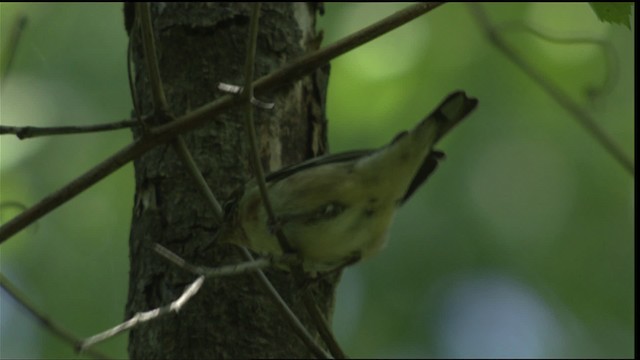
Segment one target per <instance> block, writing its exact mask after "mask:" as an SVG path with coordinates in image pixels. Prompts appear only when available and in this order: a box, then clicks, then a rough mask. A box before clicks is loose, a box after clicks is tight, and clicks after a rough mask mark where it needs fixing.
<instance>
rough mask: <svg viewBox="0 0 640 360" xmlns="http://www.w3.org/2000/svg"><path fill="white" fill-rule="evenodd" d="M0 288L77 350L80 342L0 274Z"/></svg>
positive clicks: (101, 356) (93, 354)
mask: <svg viewBox="0 0 640 360" xmlns="http://www.w3.org/2000/svg"><path fill="white" fill-rule="evenodd" d="M0 287H2V288H3V289H4V290H5V291H6V292H7V294H9V296H11V297H12V298H13V299H14V300H15V301H16V302H17V303H18V304H20V306H22V307H23V308H24V309H25V310H27V312H28V313H29V314H31V315H32V316H33V317H35V318H36V319H37V320H38V322H40V324H42V326H43V327H44V328H45V329H47V330H48V331H50V332H51V333H52V334H54V335H55V336H57V337H59V338H61V339H62V340H64V341H66V342H67V343H69V344H71V345H72V346H73V347H74V348H77V347H78V346H79V345H80V343H81V342H82V340H80V339H79V338H77V337H76V336H74V335H73V334H71V333H70V332H69V331H68V330H66V329H64V328H63V327H62V326H60V325H58V324H57V323H55V322H53V321H52V320H50V319H49V318H48V317H47V316H46V315H44V314H43V313H42V312H40V311H38V310H37V309H36V308H35V306H33V304H31V301H29V300H28V299H27V297H26V296H25V295H24V294H22V293H21V292H20V291H19V290H18V289H17V288H16V286H15V285H13V283H11V281H10V280H9V279H7V278H6V277H5V276H4V275H2V274H1V273H0ZM86 353H87V355H89V356H91V357H93V358H96V359H109V357H107V356H106V355H104V354H103V353H101V352H99V351H96V350H87V351H86Z"/></svg>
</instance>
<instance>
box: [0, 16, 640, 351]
mask: <svg viewBox="0 0 640 360" xmlns="http://www.w3.org/2000/svg"><path fill="white" fill-rule="evenodd" d="M402 6H404V5H399V4H365V3H358V4H349V3H339V4H337V3H336V4H333V3H332V4H329V3H327V4H326V15H325V16H324V17H323V18H322V19H321V20H320V28H322V29H323V30H324V33H325V44H327V43H331V42H333V41H335V40H337V39H339V38H341V37H343V36H345V35H347V34H349V33H350V32H351V31H354V30H356V29H359V28H361V27H362V26H364V25H367V24H369V23H371V22H372V21H375V20H376V19H379V18H382V17H384V16H386V15H387V14H390V13H391V12H393V11H395V10H397V9H399V8H401V7H402ZM486 9H487V11H488V12H489V14H490V15H491V17H492V19H493V20H494V21H495V22H496V23H505V22H515V23H526V24H530V25H532V26H534V27H536V28H537V29H539V30H540V31H543V32H546V33H548V34H551V35H558V36H565V37H566V36H577V37H578V36H579V37H581V38H583V37H593V38H596V39H604V40H606V41H608V42H610V43H611V45H612V46H613V48H614V49H615V52H616V59H617V63H616V64H615V68H613V69H607V65H606V62H605V60H604V56H603V55H602V53H601V52H600V51H599V50H598V48H597V47H595V46H593V45H585V44H563V45H559V44H550V43H548V42H545V41H543V40H541V39H539V38H537V37H535V36H533V35H531V34H529V33H524V32H516V31H511V32H508V33H506V34H505V35H506V36H507V39H508V40H509V42H510V44H511V46H513V47H514V48H515V49H516V50H517V51H518V52H519V53H521V54H522V55H524V56H525V57H526V58H527V59H528V61H529V62H531V63H532V64H534V65H535V66H536V67H537V68H538V69H540V70H542V71H543V72H544V73H545V74H547V75H548V76H549V77H550V78H551V79H553V81H554V82H555V83H557V84H558V85H559V86H561V87H562V88H563V89H564V90H565V91H567V92H568V93H569V94H570V95H571V96H572V98H574V99H575V100H576V101H578V102H579V103H580V104H581V105H582V106H584V107H586V108H588V109H589V111H590V113H591V114H592V115H593V116H594V117H595V118H596V119H597V121H598V124H599V125H600V126H601V127H602V128H603V129H604V130H605V131H606V133H607V134H609V135H610V136H611V137H612V138H613V139H615V141H616V143H617V144H618V145H619V146H620V147H621V148H622V149H624V151H625V152H626V153H628V154H629V156H633V148H634V144H635V142H634V134H633V133H634V131H633V130H634V123H633V118H634V106H633V104H634V98H635V89H634V84H633V79H634V78H635V72H634V58H633V54H634V33H633V32H630V31H628V30H627V29H625V28H623V27H618V26H610V25H607V24H602V23H600V22H599V21H598V19H597V18H596V17H595V16H594V14H593V12H592V11H591V9H589V5H587V4H586V3H573V4H542V3H535V4H491V5H487V6H486ZM20 13H25V14H26V15H27V16H28V18H29V23H28V25H27V28H26V30H25V32H24V35H23V39H22V40H21V43H20V45H19V48H18V53H17V56H16V58H15V62H14V64H13V69H12V72H11V74H10V75H9V77H7V78H6V79H3V82H4V83H3V84H2V98H1V100H2V102H1V107H0V111H1V113H0V115H1V117H0V123H2V125H16V126H26V125H41V126H42V125H49V126H50V125H71V124H73V125H76V124H93V123H100V122H108V121H115V120H121V119H125V118H128V117H129V114H130V111H131V102H130V100H129V94H128V88H127V80H126V61H125V59H126V56H125V51H126V34H125V32H124V26H123V19H122V12H121V5H120V4H80V3H76V4H20V3H14V4H6V3H3V4H2V5H1V11H0V30H1V31H2V34H1V35H2V36H0V39H1V40H2V44H0V45H4V43H5V42H6V37H5V34H6V33H7V31H8V29H9V28H10V27H11V24H12V21H13V19H15V18H16V16H17V14H20ZM634 20H635V19H634V18H632V21H634ZM611 74H617V78H616V79H615V83H614V86H613V87H612V88H611V89H609V91H608V92H607V93H605V94H604V95H603V96H602V97H600V98H596V99H592V98H588V97H587V96H586V93H585V92H586V89H587V88H590V87H594V86H595V87H597V86H599V85H600V84H603V83H604V81H605V79H606V77H607V76H609V75H611ZM5 80H6V82H5ZM456 89H464V90H466V91H467V92H468V93H469V94H470V95H473V96H475V97H477V98H479V99H480V106H479V109H478V110H477V111H476V113H474V114H473V115H472V116H471V118H469V119H468V120H467V121H466V123H463V124H461V126H460V127H459V128H457V129H456V130H455V131H454V132H452V134H451V135H450V136H449V137H448V138H447V139H444V141H443V142H442V143H441V144H440V146H439V147H440V148H441V149H442V150H444V151H446V153H447V159H446V161H444V163H443V164H441V166H440V168H439V170H438V171H437V173H436V174H435V175H434V176H433V177H432V178H431V179H430V181H429V183H428V184H427V186H425V187H424V188H423V189H421V190H420V191H419V192H418V194H417V195H416V196H415V197H414V198H413V199H412V200H411V201H410V202H409V203H408V204H407V205H406V206H405V207H404V208H403V209H402V210H400V211H399V213H398V215H397V218H396V222H395V224H394V226H393V228H392V230H391V232H390V236H389V244H388V246H387V248H386V249H385V250H384V251H382V252H381V254H380V255H378V256H377V257H375V258H374V259H372V260H369V261H367V262H364V263H362V264H358V265H356V266H354V267H352V268H349V269H348V270H347V271H346V272H345V275H344V279H343V281H342V283H341V285H340V288H339V293H338V296H337V309H336V314H335V318H334V327H335V329H336V332H337V335H338V337H339V339H340V340H341V342H342V344H343V345H344V347H345V349H346V350H347V352H348V353H349V354H350V355H351V356H353V357H470V356H476V357H632V356H633V353H634V322H633V316H634V255H633V250H634V212H635V207H634V205H635V204H634V201H633V195H634V190H633V184H634V182H633V178H632V177H631V176H630V175H629V174H628V173H626V172H625V171H624V170H623V168H622V167H621V166H620V165H619V164H618V163H616V162H615V161H613V159H612V158H611V157H610V156H609V155H608V154H607V153H605V152H604V151H603V150H602V148H601V147H600V146H599V145H598V144H597V143H596V142H595V141H594V140H593V139H592V138H590V137H589V136H588V135H587V134H586V132H585V131H583V129H582V128H580V127H579V126H578V125H577V123H576V122H575V120H574V119H572V118H571V117H570V116H569V115H568V114H567V113H566V112H565V111H563V110H562V109H561V108H560V107H559V106H558V105H557V104H556V103H555V102H554V101H553V100H552V99H550V98H549V96H548V95H547V94H545V93H544V92H542V91H541V90H540V89H539V88H538V87H537V86H536V85H534V83H533V82H532V81H531V80H530V79H529V78H527V77H526V76H525V75H524V74H522V73H521V72H520V71H519V70H518V69H517V68H515V67H514V66H513V65H512V64H511V63H510V62H509V61H507V60H506V59H505V58H504V56H503V55H502V54H501V53H500V52H498V51H497V50H496V49H495V48H493V47H491V46H490V45H489V44H488V43H487V41H486V40H485V38H484V37H483V36H482V32H481V31H480V29H479V28H478V26H477V24H476V23H475V22H474V21H473V18H472V16H471V14H470V12H469V10H468V9H467V8H466V7H465V5H463V4H447V5H444V6H442V7H441V8H439V9H437V10H435V11H434V12H432V13H430V14H428V15H426V16H424V17H422V18H420V19H418V20H417V21H414V22H413V23H411V24H409V25H407V26H406V27H403V28H401V29H398V30H396V31H393V32H392V33H389V34H387V35H385V36H384V37H382V38H380V39H378V40H376V41H375V42H373V43H370V44H367V45H365V46H363V47H362V48H359V49H357V50H355V51H353V52H351V53H349V54H347V55H344V56H342V57H340V58H338V59H336V60H335V61H333V62H332V69H331V79H330V88H329V99H328V117H329V120H330V144H331V150H332V152H338V151H343V150H348V149H353V148H360V147H374V146H380V145H382V144H384V143H386V142H387V141H389V140H390V139H391V138H392V137H393V135H394V134H396V133H397V132H398V131H400V130H402V129H405V128H408V127H410V126H412V125H413V124H414V123H415V122H416V121H417V120H418V119H420V118H421V117H422V116H423V115H425V114H426V113H427V112H429V111H430V110H431V108H432V107H433V106H435V105H436V104H437V103H438V102H439V101H440V100H441V99H442V98H443V97H444V96H445V95H446V94H448V93H450V92H451V91H453V90H456ZM130 140H131V136H130V134H129V133H128V132H127V131H126V130H125V131H120V132H114V133H109V134H95V135H73V136H62V137H50V138H38V139H31V140H24V141H18V140H16V139H15V137H13V136H8V135H4V136H2V138H1V139H0V166H1V172H0V202H4V201H18V202H20V203H23V204H25V205H31V204H33V203H35V202H36V201H38V200H39V199H41V198H42V197H44V196H46V195H47V194H49V193H51V192H52V191H54V190H56V189H58V188H59V187H61V186H62V185H63V184H65V183H66V182H68V181H70V180H72V179H73V178H74V177H76V176H77V175H79V174H80V173H82V172H84V171H85V170H86V169H88V168H89V167H90V166H92V164H94V163H96V162H97V161H100V160H102V159H104V158H106V157H107V156H109V155H110V154H111V153H113V152H114V151H115V150H117V149H119V148H121V147H122V146H124V145H125V144H127V143H128V142H129V141H130ZM133 187H134V184H133V173H132V167H131V165H127V166H126V167H125V168H123V169H122V170H120V171H118V172H116V173H115V174H114V175H112V176H110V177H109V178H108V179H106V180H105V181H103V182H101V183H99V184H98V185H97V186H95V187H93V188H91V189H89V190H88V191H86V192H85V193H83V194H82V195H80V196H79V197H77V198H76V199H74V200H73V201H71V202H69V203H68V204H65V205H64V206H62V207H61V208H59V209H57V210H55V211H54V212H53V213H51V214H50V215H48V216H47V217H45V218H43V219H42V220H40V221H39V222H38V223H37V224H36V225H35V226H32V227H30V228H28V229H27V230H24V231H22V232H21V233H20V234H19V235H17V236H16V237H15V238H13V239H11V240H9V241H7V242H6V243H4V244H3V245H2V247H1V248H0V256H1V258H0V260H1V262H0V267H1V268H0V270H1V271H2V273H3V274H5V275H6V276H7V277H9V278H11V279H12V280H13V281H14V282H15V283H16V285H17V286H18V287H19V288H21V289H22V290H23V292H24V293H26V294H28V296H29V297H30V298H31V299H32V300H33V302H34V303H35V305H36V306H37V307H38V308H39V309H41V310H42V311H44V312H45V313H46V314H48V315H49V317H50V318H51V319H53V320H54V321H57V322H59V323H60V324H62V325H64V326H65V327H67V328H68V329H70V330H72V331H73V332H74V333H75V334H77V335H78V336H79V337H86V336H89V335H92V334H94V333H96V332H99V331H101V330H104V329H106V328H107V327H110V326H112V325H114V324H116V323H118V322H120V321H121V320H123V316H124V315H123V314H124V303H125V299H126V291H127V280H128V258H127V257H128V255H127V241H128V234H129V225H130V215H131V209H132V201H133V190H134V189H133ZM17 211H19V210H15V211H12V210H10V209H3V211H2V221H6V220H7V219H9V218H11V217H12V216H14V215H15V214H16V213H17ZM229 281H233V280H232V279H229ZM98 349H99V350H102V351H104V352H106V353H108V354H110V355H111V356H113V357H116V358H122V357H126V336H122V335H121V336H119V337H117V338H115V339H112V340H110V341H108V342H106V343H105V344H102V345H100V346H98ZM76 356H77V355H75V354H74V352H73V349H71V347H70V346H69V345H68V344H65V343H62V342H60V341H59V340H58V339H56V338H54V337H53V336H52V335H50V334H49V333H48V332H46V331H45V330H44V329H42V328H41V327H40V326H39V325H37V324H36V323H35V321H33V319H32V318H31V317H30V316H29V315H27V314H25V313H24V312H23V311H21V309H19V308H18V307H17V306H16V304H14V303H13V301H12V300H11V299H10V298H9V297H8V296H6V294H5V293H3V292H0V357H2V358H16V357H21V358H68V357H76Z"/></svg>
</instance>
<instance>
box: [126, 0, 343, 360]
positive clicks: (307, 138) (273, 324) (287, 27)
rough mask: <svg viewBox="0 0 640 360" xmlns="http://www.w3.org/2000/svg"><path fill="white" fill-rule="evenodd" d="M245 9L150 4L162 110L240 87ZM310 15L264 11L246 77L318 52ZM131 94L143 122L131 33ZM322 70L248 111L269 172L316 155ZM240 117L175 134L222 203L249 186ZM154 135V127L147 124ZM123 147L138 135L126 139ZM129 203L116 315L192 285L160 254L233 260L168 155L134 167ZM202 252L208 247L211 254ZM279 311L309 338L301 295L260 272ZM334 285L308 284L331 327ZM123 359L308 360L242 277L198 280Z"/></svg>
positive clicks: (285, 6) (287, 278)
mask: <svg viewBox="0 0 640 360" xmlns="http://www.w3.org/2000/svg"><path fill="white" fill-rule="evenodd" d="M249 9H250V5H249V4H243V3H226V4H225V3H208V4H203V3H152V7H151V14H152V21H153V26H154V31H155V39H156V43H157V47H158V54H157V55H158V58H159V62H160V70H161V75H162V80H163V83H164V90H165V91H166V94H167V99H168V101H169V103H170V108H171V111H172V112H173V113H174V114H175V115H181V114H184V113H186V112H188V111H189V109H193V108H196V107H198V106H200V105H203V104H205V103H207V102H209V101H211V100H212V99H215V98H216V97H219V96H222V95H223V93H221V92H220V91H219V90H217V84H218V82H226V83H231V84H238V85H240V84H242V83H243V76H242V70H243V64H244V61H245V58H244V57H245V51H246V39H247V30H248V25H249ZM315 12H316V9H315V7H314V6H313V5H308V4H306V3H297V4H291V3H264V4H263V6H262V11H261V16H260V33H259V36H258V43H257V59H256V67H255V68H256V77H258V76H262V75H264V74H267V73H269V72H271V71H273V70H275V69H277V68H278V67H280V66H282V65H283V64H285V63H286V62H288V61H289V60H291V59H293V58H296V57H298V56H300V55H302V54H304V53H305V52H307V51H310V50H313V49H312V48H313V47H314V46H317V41H316V33H315V16H316V14H315ZM131 36H132V39H133V61H134V63H135V84H136V89H137V90H136V92H137V96H138V98H139V99H140V104H141V110H142V113H143V114H150V113H151V112H152V105H151V100H150V89H149V82H148V78H147V74H146V70H145V69H144V61H143V59H142V58H141V55H142V47H141V44H140V39H139V33H138V32H136V31H134V32H132V33H131ZM327 75H328V68H327V69H322V70H318V71H316V73H314V74H313V75H312V76H309V77H306V78H303V79H302V80H301V81H297V82H295V83H293V84H287V85H285V86H283V87H281V88H280V89H279V90H278V91H277V92H274V93H272V94H271V95H270V96H269V98H265V99H263V100H265V101H272V102H275V104H276V107H275V109H273V110H270V111H266V110H260V109H256V110H255V118H256V123H257V134H258V140H259V143H260V144H259V147H260V152H261V153H260V156H261V160H262V163H263V165H264V166H265V169H267V170H268V169H271V170H275V169H277V168H280V167H282V166H285V165H288V164H291V163H296V162H299V161H301V160H304V159H306V158H309V157H312V156H315V155H318V154H320V153H322V152H324V149H325V148H326V146H325V144H326V140H325V136H324V134H325V125H326V121H325V118H324V103H325V93H326V81H327ZM241 111H242V110H241V109H238V110H234V111H231V112H228V113H225V114H223V115H221V116H219V117H217V118H215V119H211V122H210V123H208V124H207V125H206V126H204V127H203V128H201V129H199V130H197V131H194V132H192V133H188V134H185V135H184V136H183V137H184V140H185V141H186V143H187V146H188V148H189V149H190V151H191V153H192V154H193V157H194V158H195V161H196V163H197V164H198V166H199V167H200V170H201V171H202V173H203V175H204V176H205V178H206V179H207V182H208V184H209V186H210V187H211V188H212V189H213V191H214V193H215V195H216V197H217V198H218V199H219V200H220V201H221V202H224V201H225V200H227V199H230V198H231V195H232V193H233V192H234V191H235V190H236V189H237V188H238V187H240V186H242V184H243V183H244V182H245V181H246V180H248V179H249V178H250V176H251V175H250V174H251V169H250V168H249V160H248V159H249V154H248V149H249V147H248V144H247V140H246V134H245V130H244V127H243V113H242V112H241ZM152 125H157V124H152ZM134 136H136V137H137V136H140V134H139V133H135V134H134ZM135 178H136V195H135V206H134V210H133V218H132V225H131V235H130V263H131V270H130V283H129V297H128V302H127V306H126V316H127V317H129V316H131V315H132V314H134V313H135V312H138V311H145V310H149V309H153V308H155V307H158V306H161V305H165V304H168V303H170V302H171V301H173V300H175V299H176V298H177V297H178V296H179V295H180V294H181V293H182V291H183V290H184V287H185V286H186V285H187V284H188V283H190V282H191V281H193V280H194V279H195V276H194V275H192V274H189V273H187V272H186V271H184V270H181V269H179V268H177V267H175V266H173V265H172V264H170V263H168V262H167V261H166V260H164V259H163V258H161V257H159V256H158V255H157V254H156V253H154V252H153V250H152V248H151V245H152V244H154V243H160V244H162V245H164V246H165V247H167V248H169V249H171V250H172V251H174V252H176V253H178V254H179V255H180V256H182V257H183V258H185V259H187V260H188V261H190V262H191V263H193V264H199V265H206V266H216V265H221V264H229V263H234V262H238V261H242V257H241V256H240V253H239V252H238V251H237V249H235V248H234V247H232V246H228V245H220V244H218V243H216V242H215V241H214V238H215V234H216V231H217V230H218V225H217V224H216V223H215V221H214V220H213V219H214V218H213V216H212V211H211V209H210V208H209V205H208V204H207V202H206V201H205V200H204V198H203V197H202V196H201V194H200V192H199V191H198V189H197V188H196V186H195V185H194V183H193V180H192V179H191V177H190V176H189V174H188V173H187V171H186V168H185V166H184V165H183V164H182V163H181V161H180V160H179V158H178V156H177V154H176V152H175V151H174V149H173V147H172V146H171V145H170V144H166V145H165V146H160V147H158V148H156V149H155V150H153V151H151V152H149V153H147V154H146V155H144V156H143V157H141V158H139V159H137V160H136V161H135ZM211 244H213V245H211ZM267 276H268V277H269V278H270V279H271V280H272V282H273V283H274V285H275V286H276V288H277V289H278V290H279V292H280V294H281V295H282V296H283V298H284V299H285V301H287V303H288V304H290V306H291V307H292V308H293V310H294V312H296V314H298V315H299V316H300V317H301V319H302V321H303V322H304V323H305V324H306V325H307V328H308V329H309V331H311V332H312V334H316V329H315V328H314V327H313V326H312V325H311V324H310V321H309V320H308V319H309V317H308V316H307V314H306V311H305V310H304V307H303V306H302V297H301V291H302V289H301V288H298V287H296V286H295V283H294V281H293V278H292V276H291V275H290V274H288V273H286V272H282V271H278V270H270V271H268V272H267ZM335 283H336V279H335V277H334V278H324V279H322V280H319V281H317V282H315V283H313V284H312V285H311V287H312V290H313V291H314V294H315V297H316V301H317V303H318V305H319V306H320V308H321V309H322V310H323V312H324V313H325V314H327V316H328V317H330V313H331V309H332V304H333V292H334V289H335ZM129 355H130V357H131V358H135V359H143V358H183V359H185V358H191V359H196V358H256V357H269V358H291V357H310V356H311V353H310V352H309V351H308V350H307V349H306V348H305V346H304V344H303V343H302V341H300V340H299V339H298V338H297V337H296V335H295V334H294V332H293V331H292V330H291V329H290V327H289V326H288V325H287V323H286V322H285V321H284V319H282V318H281V317H280V316H279V314H278V312H277V311H276V308H275V306H274V304H273V303H272V301H271V299H270V298H268V296H267V295H266V294H265V293H264V292H263V291H262V290H261V288H260V287H259V286H258V284H257V283H256V280H254V278H253V277H251V276H247V275H241V276H234V277H226V278H218V279H209V280H207V281H206V282H205V285H204V286H203V288H202V289H201V291H200V293H199V294H197V295H196V296H195V297H194V298H193V299H192V300H191V301H190V302H189V303H188V304H187V305H186V307H185V308H183V310H182V311H181V312H180V313H179V314H177V315H169V316H166V317H164V318H162V319H159V320H156V321H153V322H150V323H148V324H147V325H144V326H142V327H139V328H137V329H135V330H133V331H131V333H130V336H129Z"/></svg>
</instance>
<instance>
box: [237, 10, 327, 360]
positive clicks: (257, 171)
mask: <svg viewBox="0 0 640 360" xmlns="http://www.w3.org/2000/svg"><path fill="white" fill-rule="evenodd" d="M260 5H261V4H260V3H259V2H256V3H254V4H253V7H252V11H251V23H250V25H249V39H248V41H247V56H246V60H245V68H244V81H245V86H244V97H245V99H246V100H245V128H246V132H247V137H248V138H249V145H250V154H249V158H250V160H251V165H252V167H253V172H254V177H255V178H256V180H257V182H258V187H259V189H260V195H261V196H262V205H263V206H264V208H265V210H266V211H267V214H268V217H269V222H270V223H271V224H274V231H275V233H276V236H277V237H278V242H279V243H280V247H281V248H282V249H283V250H284V251H283V252H284V253H285V254H286V253H291V246H290V245H289V242H288V241H287V238H286V236H285V235H284V232H283V231H282V228H281V227H280V226H279V224H278V222H277V218H276V215H275V213H274V211H273V207H272V206H271V202H270V200H269V193H268V192H267V186H266V184H265V180H264V169H263V168H262V163H261V162H260V155H259V151H258V140H257V138H256V129H255V124H254V121H253V102H252V101H251V100H252V99H253V98H254V97H253V74H254V66H255V56H256V43H257V40H258V28H259V26H258V19H259V17H260ZM243 253H244V255H245V257H246V258H247V260H250V259H252V258H253V257H252V256H251V253H249V251H248V250H247V249H245V248H243ZM256 276H257V278H258V280H259V282H260V283H261V284H262V285H263V287H264V288H265V290H267V292H268V294H269V295H270V296H271V298H272V299H273V300H274V301H275V303H276V305H277V307H278V309H280V311H281V313H282V315H283V316H284V317H285V319H287V320H288V322H289V324H290V325H291V326H292V328H293V330H294V332H295V333H296V334H297V335H298V337H299V338H300V339H301V340H302V341H303V342H304V343H305V344H306V345H307V347H308V348H309V349H310V350H311V351H313V352H314V353H315V354H316V355H317V356H320V357H325V358H326V357H328V354H326V352H325V351H324V350H323V349H322V348H321V347H320V346H319V345H318V344H317V343H316V342H315V341H314V339H313V338H312V337H311V335H310V334H309V332H308V331H307V329H306V328H305V327H304V325H303V324H302V322H301V321H300V320H299V319H298V317H297V316H296V315H295V313H294V312H293V311H292V310H291V309H290V308H289V306H288V305H287V304H286V302H285V301H284V300H282V297H281V296H280V294H279V293H278V292H277V290H276V289H275V288H274V287H273V285H272V284H271V282H270V281H269V279H268V278H267V277H266V275H265V274H264V273H263V272H262V271H257V272H256Z"/></svg>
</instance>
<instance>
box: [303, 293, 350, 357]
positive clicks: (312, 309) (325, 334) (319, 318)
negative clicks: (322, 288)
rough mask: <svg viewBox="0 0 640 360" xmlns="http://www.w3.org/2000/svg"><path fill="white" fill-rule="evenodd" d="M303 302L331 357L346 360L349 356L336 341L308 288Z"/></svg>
mask: <svg viewBox="0 0 640 360" xmlns="http://www.w3.org/2000/svg"><path fill="white" fill-rule="evenodd" d="M302 301H303V302H304V306H305V307H306V309H307V312H308V313H309V315H311V319H312V320H313V322H314V323H315V324H316V328H317V329H318V332H319V333H320V337H321V338H322V340H323V341H324V343H325V344H326V345H327V347H328V348H329V351H331V355H333V357H334V358H336V359H346V358H347V355H346V354H345V353H344V351H343V350H342V348H341V347H340V344H338V340H336V338H335V336H334V335H333V332H332V331H331V327H330V326H329V323H328V322H327V319H325V317H324V315H323V314H322V312H321V311H320V309H319V308H318V304H317V303H316V301H315V299H314V298H313V294H311V291H310V290H309V289H308V288H306V289H304V291H303V292H302Z"/></svg>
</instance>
